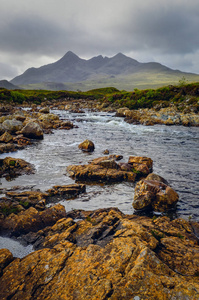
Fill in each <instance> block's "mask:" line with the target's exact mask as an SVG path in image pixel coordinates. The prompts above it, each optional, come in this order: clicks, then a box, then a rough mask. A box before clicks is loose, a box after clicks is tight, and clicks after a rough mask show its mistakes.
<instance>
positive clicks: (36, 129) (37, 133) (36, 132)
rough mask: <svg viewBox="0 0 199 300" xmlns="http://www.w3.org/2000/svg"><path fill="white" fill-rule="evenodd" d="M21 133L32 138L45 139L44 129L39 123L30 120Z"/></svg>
mask: <svg viewBox="0 0 199 300" xmlns="http://www.w3.org/2000/svg"><path fill="white" fill-rule="evenodd" d="M21 133H22V134H23V135H24V136H25V137H27V138H31V139H43V130H42V129H41V127H40V126H39V124H38V123H36V122H34V121H29V122H28V123H27V124H26V125H25V126H24V127H23V129H22V130H21Z"/></svg>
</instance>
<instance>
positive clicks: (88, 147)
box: [78, 140, 95, 152]
mask: <svg viewBox="0 0 199 300" xmlns="http://www.w3.org/2000/svg"><path fill="white" fill-rule="evenodd" d="M78 147H79V149H81V150H82V151H85V152H93V151H94V150H95V145H94V143H93V142H92V141H89V140H85V141H84V142H82V143H81V144H79V146H78Z"/></svg>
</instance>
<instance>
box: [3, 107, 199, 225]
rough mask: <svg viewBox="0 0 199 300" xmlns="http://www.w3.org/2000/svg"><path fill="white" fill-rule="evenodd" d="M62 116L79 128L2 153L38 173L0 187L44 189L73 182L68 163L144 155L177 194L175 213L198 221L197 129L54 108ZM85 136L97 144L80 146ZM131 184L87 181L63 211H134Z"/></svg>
mask: <svg viewBox="0 0 199 300" xmlns="http://www.w3.org/2000/svg"><path fill="white" fill-rule="evenodd" d="M52 112H53V113H56V114H58V115H59V117H60V118H61V119H63V120H65V119H67V120H71V121H72V122H73V123H74V124H75V125H77V126H78V128H73V129H72V130H54V132H53V134H46V135H45V137H44V140H42V141H37V142H35V143H34V144H33V145H31V146H28V147H27V148H25V149H24V150H20V151H18V152H13V153H9V154H8V153H5V154H2V155H0V158H4V157H6V156H12V157H15V158H23V159H24V160H26V161H28V162H30V163H32V164H34V166H35V168H36V173H35V174H33V175H24V176H20V177H18V178H16V179H14V180H12V181H6V179H5V178H1V179H0V180H1V181H0V183H1V185H0V187H1V188H12V187H13V186H23V187H29V188H33V189H40V190H42V191H46V190H47V189H49V188H51V187H52V186H53V185H65V184H71V183H74V181H73V180H72V179H71V178H70V177H69V176H68V174H67V172H66V168H67V166H68V165H70V164H82V163H87V162H88V161H89V160H92V159H94V158H97V157H100V156H103V151H104V150H105V149H108V150H109V151H110V154H121V155H123V157H124V158H123V161H124V162H127V161H128V157H129V156H130V155H132V156H147V157H150V158H152V159H153V172H154V173H156V174H158V175H160V176H162V177H164V178H165V179H167V181H168V182H169V184H170V186H172V187H173V188H174V189H175V190H176V191H177V193H178V194H179V196H180V197H179V202H178V204H177V208H176V211H174V212H173V213H172V216H173V217H183V218H185V219H187V220H188V219H190V218H191V219H192V220H194V221H199V188H198V186H199V176H198V170H199V129H198V128H196V127H183V126H165V125H155V126H143V125H133V124H128V123H126V122H125V121H124V120H123V119H122V118H118V117H115V116H114V114H112V113H104V112H103V113H102V112H89V111H86V112H85V113H81V114H75V113H72V114H71V113H69V112H67V111H59V110H53V111H52ZM85 139H90V140H92V141H93V142H94V144H95V151H94V152H93V153H90V154H89V153H85V152H82V151H81V150H79V148H78V145H79V144H80V143H81V142H82V141H84V140H85ZM134 187H135V184H134V183H119V184H109V185H102V184H101V185H92V184H91V185H87V188H86V193H85V194H82V195H80V196H79V197H78V198H76V199H74V200H67V201H62V202H61V204H63V205H64V206H65V208H66V211H70V210H71V209H85V210H94V209H97V208H105V207H118V208H119V209H120V210H121V211H123V212H124V213H126V214H133V213H134V209H133V207H132V202H133V196H134Z"/></svg>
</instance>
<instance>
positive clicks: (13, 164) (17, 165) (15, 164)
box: [0, 157, 35, 178]
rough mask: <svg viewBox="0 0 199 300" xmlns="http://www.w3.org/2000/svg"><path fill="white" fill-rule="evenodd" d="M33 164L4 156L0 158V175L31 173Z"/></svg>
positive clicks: (9, 175) (13, 175)
mask: <svg viewBox="0 0 199 300" xmlns="http://www.w3.org/2000/svg"><path fill="white" fill-rule="evenodd" d="M34 171H35V170H34V166H33V165H32V164H30V163H28V162H26V161H25V160H23V159H20V158H12V157H6V158H4V159H0V177H10V178H14V177H17V176H20V175H24V174H33V173H34Z"/></svg>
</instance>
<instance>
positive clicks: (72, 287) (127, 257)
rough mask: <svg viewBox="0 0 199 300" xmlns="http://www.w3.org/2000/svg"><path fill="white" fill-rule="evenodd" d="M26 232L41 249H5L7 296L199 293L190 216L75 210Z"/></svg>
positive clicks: (1, 293) (198, 251)
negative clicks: (15, 253)
mask: <svg viewBox="0 0 199 300" xmlns="http://www.w3.org/2000/svg"><path fill="white" fill-rule="evenodd" d="M69 215H71V217H69ZM80 215H81V217H82V218H83V220H79V221H78V222H75V221H74V220H75V219H76V218H77V217H79V216H80ZM25 238H26V240H27V241H28V239H32V242H33V243H34V245H35V247H38V248H39V249H40V250H37V251H35V252H33V253H30V254H29V255H28V256H26V257H24V258H23V259H19V258H13V257H12V254H11V253H10V252H9V251H8V250H5V249H2V250H0V266H1V270H2V272H1V273H0V276H1V277H0V284H1V289H0V297H1V299H2V300H4V299H27V300H28V299H31V300H36V299H39V300H42V299H69V300H70V299H71V300H72V299H78V300H81V299H83V300H85V299H96V300H97V299H99V300H101V299H118V300H120V299H179V300H180V299H187V300H193V299H198V298H199V282H198V272H199V263H198V262H199V246H198V240H197V238H196V237H195V235H194V233H193V229H192V226H191V224H190V223H189V222H186V221H184V220H181V219H177V220H174V221H170V220H169V218H167V217H159V218H157V219H155V220H154V219H150V218H147V217H139V216H125V215H123V214H122V213H121V212H120V211H119V210H118V209H111V208H110V209H100V210H97V211H93V212H84V211H73V212H71V213H68V216H66V217H65V218H62V219H60V220H58V221H57V222H56V223H55V224H54V225H53V226H51V227H46V228H44V229H41V230H40V231H38V232H35V234H34V235H32V237H30V235H29V234H27V235H25V236H24V239H25Z"/></svg>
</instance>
